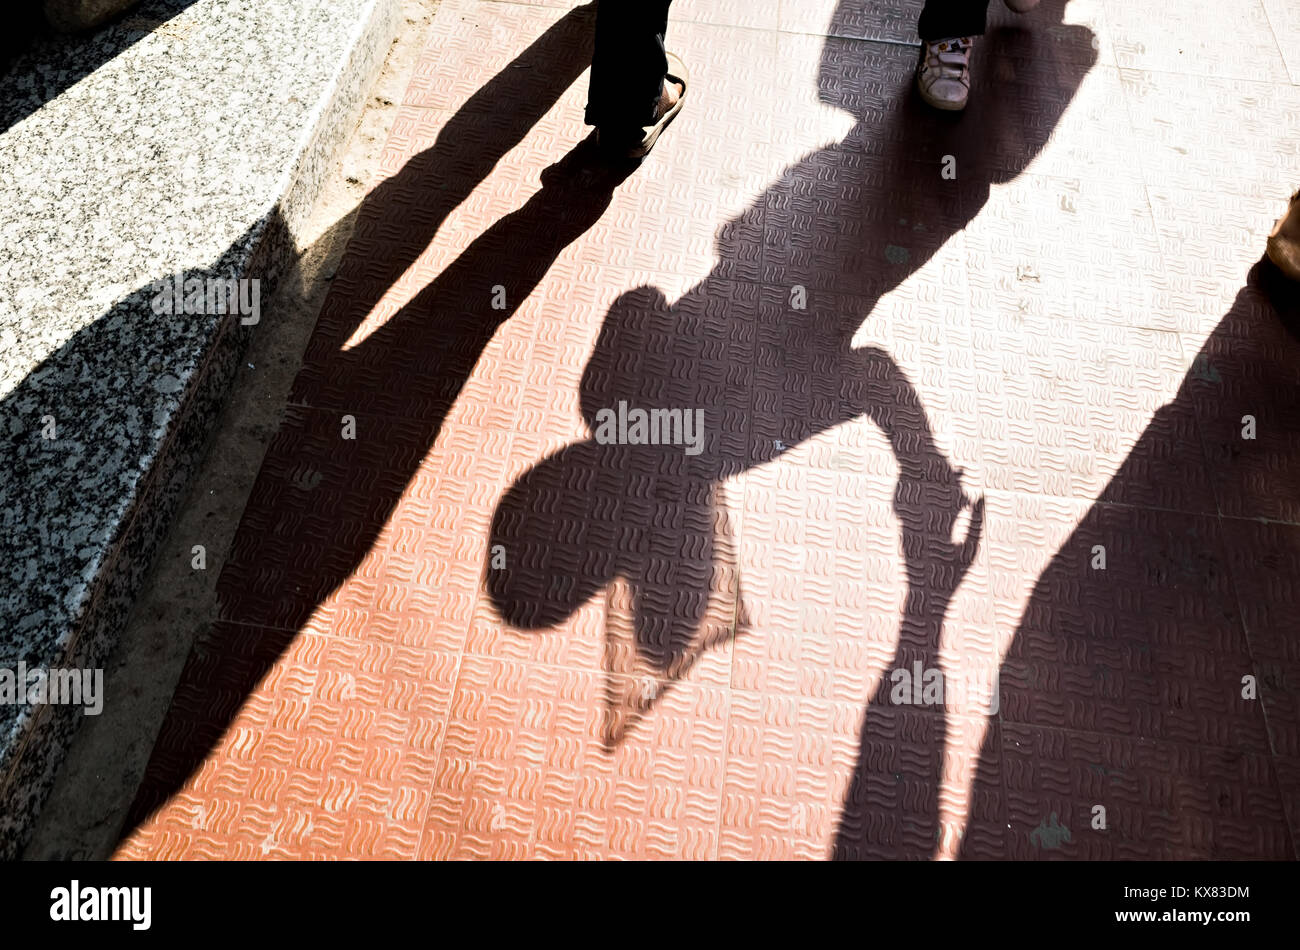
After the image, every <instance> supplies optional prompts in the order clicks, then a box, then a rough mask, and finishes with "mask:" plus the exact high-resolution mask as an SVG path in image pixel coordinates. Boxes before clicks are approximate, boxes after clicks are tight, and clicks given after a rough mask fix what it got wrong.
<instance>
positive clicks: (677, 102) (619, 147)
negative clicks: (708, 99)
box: [597, 53, 687, 159]
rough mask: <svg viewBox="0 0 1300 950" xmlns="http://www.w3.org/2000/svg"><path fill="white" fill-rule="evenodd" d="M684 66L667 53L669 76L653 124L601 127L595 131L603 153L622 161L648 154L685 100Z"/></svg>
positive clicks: (657, 105)
mask: <svg viewBox="0 0 1300 950" xmlns="http://www.w3.org/2000/svg"><path fill="white" fill-rule="evenodd" d="M686 83H687V79H686V67H685V66H684V65H683V64H682V61H681V60H680V59H678V58H677V57H676V56H674V55H673V54H671V53H669V54H668V75H667V76H666V77H665V78H664V83H663V92H661V93H660V95H659V101H658V102H657V103H655V111H654V121H653V122H652V123H651V124H650V125H646V126H628V127H626V128H611V127H608V126H606V127H601V128H599V129H598V130H597V133H598V136H599V141H600V147H601V149H602V151H605V152H607V153H608V154H611V155H617V156H619V157H623V158H629V159H640V158H645V156H646V155H648V154H650V150H651V149H652V148H654V146H655V142H657V141H658V140H659V135H660V133H661V132H663V130H664V129H666V128H667V127H668V125H669V123H671V122H672V121H673V119H675V118H677V113H679V112H680V111H681V109H682V105H683V104H684V103H685V99H686Z"/></svg>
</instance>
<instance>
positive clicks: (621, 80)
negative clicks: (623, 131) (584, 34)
mask: <svg viewBox="0 0 1300 950" xmlns="http://www.w3.org/2000/svg"><path fill="white" fill-rule="evenodd" d="M671 2H672V0H599V3H598V5H597V7H596V50H595V54H594V55H593V56H592V57H591V88H590V90H589V91H588V93H587V116H586V122H587V124H588V125H598V126H603V127H609V128H615V127H620V126H622V127H632V128H636V127H638V126H642V125H650V124H651V123H653V122H654V111H655V104H656V103H657V102H658V101H659V96H660V95H661V94H662V93H663V85H664V77H665V76H666V75H667V73H668V58H667V57H666V56H665V55H664V33H666V32H667V30H668V5H669V4H670V3H671Z"/></svg>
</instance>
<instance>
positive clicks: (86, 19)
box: [45, 0, 140, 30]
mask: <svg viewBox="0 0 1300 950" xmlns="http://www.w3.org/2000/svg"><path fill="white" fill-rule="evenodd" d="M139 2H140V0H45V16H46V19H48V20H49V21H50V24H51V25H52V26H53V27H54V28H55V29H59V30H86V29H89V28H90V27H92V26H98V25H99V24H101V23H103V22H104V21H105V20H107V19H109V18H110V17H115V16H117V15H118V14H119V13H121V12H123V11H124V10H129V9H130V8H131V7H133V6H135V5H136V4H137V3H139Z"/></svg>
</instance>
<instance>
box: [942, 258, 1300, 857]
mask: <svg viewBox="0 0 1300 950" xmlns="http://www.w3.org/2000/svg"><path fill="white" fill-rule="evenodd" d="M1245 414H1250V415H1251V416H1254V417H1257V419H1258V424H1259V433H1258V436H1257V437H1256V438H1254V439H1246V438H1243V435H1242V432H1243V415H1245ZM1298 437H1300V286H1298V285H1296V284H1294V283H1291V282H1289V281H1287V280H1286V279H1285V278H1283V277H1281V275H1280V274H1278V273H1277V271H1276V270H1275V269H1274V268H1273V267H1272V265H1271V264H1269V263H1268V262H1267V261H1261V262H1260V263H1258V264H1256V265H1255V266H1254V267H1253V268H1251V270H1250V272H1249V274H1248V276H1247V279H1246V283H1245V285H1244V286H1243V287H1242V288H1241V290H1240V291H1239V292H1238V294H1237V296H1236V298H1235V299H1234V301H1233V303H1232V306H1231V307H1230V308H1229V310H1228V311H1227V313H1225V314H1224V316H1223V318H1222V319H1221V320H1220V321H1219V323H1218V325H1217V326H1216V327H1215V328H1214V330H1213V332H1212V333H1210V335H1209V336H1208V337H1207V338H1206V340H1205V343H1204V345H1203V346H1202V347H1201V349H1200V351H1199V352H1198V354H1197V355H1196V357H1195V359H1194V360H1193V363H1192V366H1191V369H1190V370H1189V371H1188V373H1187V375H1186V377H1185V378H1184V379H1183V381H1182V384H1181V385H1180V387H1179V389H1178V392H1177V394H1176V395H1175V396H1174V398H1173V399H1172V400H1170V402H1168V403H1167V404H1166V405H1164V406H1163V407H1161V408H1160V409H1159V410H1158V411H1157V412H1156V413H1155V415H1154V416H1153V417H1152V418H1151V421H1150V423H1149V424H1148V425H1147V426H1146V428H1145V429H1144V430H1143V432H1142V435H1141V436H1140V437H1139V438H1138V440H1137V442H1136V443H1135V444H1134V446H1133V448H1132V449H1131V450H1130V451H1129V453H1128V455H1127V456H1126V457H1125V459H1124V462H1123V464H1122V465H1121V466H1120V467H1119V469H1118V470H1117V471H1116V473H1115V475H1114V476H1113V477H1112V478H1111V479H1110V481H1109V482H1108V483H1107V485H1106V487H1105V489H1104V490H1103V491H1102V492H1101V494H1100V495H1099V496H1098V497H1097V500H1096V501H1095V502H1094V503H1093V504H1092V505H1091V506H1090V507H1089V509H1088V510H1087V512H1086V513H1084V515H1083V516H1082V518H1081V519H1080V521H1079V523H1078V525H1077V526H1076V527H1075V528H1074V530H1073V531H1072V532H1071V533H1070V535H1069V537H1068V538H1067V539H1066V540H1065V541H1064V543H1062V545H1061V546H1060V548H1059V550H1058V551H1057V552H1056V553H1055V554H1054V555H1053V557H1052V560H1051V562H1050V563H1049V564H1048V565H1047V567H1046V568H1044V570H1043V571H1042V573H1041V574H1040V575H1039V577H1038V579H1037V581H1036V582H1035V585H1034V589H1033V591H1032V593H1031V595H1030V597H1029V600H1028V602H1027V603H1026V605H1025V608H1024V611H1023V613H1022V615H1021V618H1020V621H1019V623H1018V625H1017V628H1016V631H1015V634H1014V636H1013V638H1012V640H1011V642H1010V643H1009V645H1008V648H1007V651H1006V654H1005V656H1004V658H1003V661H1002V664H1001V668H1000V670H999V673H998V675H999V679H1000V685H999V691H1000V694H1001V698H1002V703H1001V710H1000V712H999V714H998V716H997V717H996V718H995V720H994V721H992V722H991V723H990V724H989V725H990V728H989V729H988V730H987V732H986V733H985V739H984V742H983V745H982V747H981V750H980V758H979V765H978V771H977V774H976V777H975V782H974V794H973V796H972V802H973V808H972V813H971V815H970V817H969V819H968V822H967V826H966V830H965V834H964V836H963V839H962V846H961V849H960V856H961V857H962V858H965V859H973V858H982V857H988V856H989V854H990V853H993V854H1005V855H1006V856H1008V857H1013V858H1021V859H1024V858H1042V857H1045V858H1053V857H1055V858H1087V859H1094V860H1095V859H1125V860H1131V859H1159V860H1207V859H1210V860H1213V859H1219V860H1242V859H1294V858H1295V846H1294V843H1293V841H1292V840H1291V838H1290V834H1289V832H1288V831H1287V815H1286V812H1287V811H1288V810H1290V811H1291V812H1292V819H1293V820H1294V809H1295V793H1296V788H1297V786H1296V785H1295V775H1294V774H1291V775H1289V776H1288V775H1287V774H1285V773H1280V772H1279V769H1278V767H1277V764H1276V763H1277V761H1278V760H1279V759H1281V758H1282V757H1283V756H1284V755H1285V752H1286V750H1287V748H1288V745H1287V739H1286V730H1287V729H1288V728H1289V725H1288V718H1287V715H1286V713H1285V712H1283V710H1284V709H1285V708H1286V705H1285V704H1287V703H1291V702H1293V701H1294V696H1295V695H1296V693H1297V692H1298V691H1300V683H1297V682H1296V681H1295V679H1294V671H1295V659H1296V657H1297V656H1300V653H1298V652H1297V645H1298V644H1300V624H1297V622H1296V620H1295V617H1294V616H1293V614H1292V610H1293V608H1292V607H1291V606H1290V604H1291V601H1290V600H1289V599H1288V598H1289V597H1290V594H1289V591H1290V590H1291V589H1292V588H1293V585H1294V580H1293V578H1294V573H1293V572H1294V569H1295V565H1296V564H1297V563H1298V562H1300V533H1298V532H1297V531H1296V530H1295V529H1294V527H1292V525H1293V524H1294V522H1295V520H1296V518H1297V516H1300V502H1298V501H1297V499H1300V467H1298V466H1297V465H1296V452H1297V448H1298V444H1297V438H1298ZM1220 514H1222V517H1221V516H1220ZM1099 550H1104V552H1105V554H1106V557H1107V561H1108V563H1105V564H1104V567H1101V568H1099V564H1101V563H1102V562H1099V561H1098V560H1097V557H1098V551H1099ZM1245 675H1253V676H1255V677H1256V678H1257V680H1258V682H1259V697H1260V698H1259V702H1255V701H1252V700H1248V699H1245V698H1244V697H1243V696H1242V695H1241V691H1242V677H1243V676H1245ZM1261 707H1262V708H1261ZM1279 713H1280V714H1281V715H1280V716H1279V718H1278V719H1276V720H1274V721H1272V722H1268V721H1267V719H1266V716H1269V715H1278V714H1279ZM1099 723H1104V724H1105V728H1104V730H1102V731H1104V732H1105V733H1106V736H1105V737H1104V738H1099V737H1097V736H1094V735H1091V734H1090V733H1092V732H1093V731H1095V730H1096V728H1097V725H1098V724H1099ZM1275 749H1276V751H1277V754H1276V756H1275V755H1274V750H1275ZM1288 781H1289V783H1290V784H1288ZM999 801H1001V802H1003V803H1004V806H1003V807H999V806H998V802H999ZM1097 806H1101V807H1102V808H1104V809H1106V812H1107V822H1106V824H1105V826H1104V827H1098V825H1097V817H1098V814H1097V812H1096V811H1095V809H1096V808H1097ZM1292 827H1294V825H1293V826H1292Z"/></svg>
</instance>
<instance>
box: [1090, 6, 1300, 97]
mask: <svg viewBox="0 0 1300 950" xmlns="http://www.w3.org/2000/svg"><path fill="white" fill-rule="evenodd" d="M1103 2H1104V3H1105V8H1106V22H1107V24H1108V25H1109V26H1110V29H1111V31H1112V34H1113V36H1114V42H1115V57H1116V60H1117V62H1118V64H1119V66H1120V67H1122V68H1125V69H1145V70H1154V71H1157V72H1162V73H1176V74H1185V75H1190V76H1216V77H1222V78H1224V79H1252V80H1258V81H1260V82H1288V81H1289V80H1288V77H1287V72H1286V66H1285V65H1284V64H1283V62H1282V55H1281V52H1280V51H1279V49H1278V44H1277V41H1276V39H1275V38H1274V33H1273V30H1272V28H1271V26H1270V23H1269V17H1268V15H1267V14H1266V13H1265V7H1264V3H1263V2H1262V0H1242V2H1240V3H1234V4H1232V5H1231V6H1225V5H1223V4H1220V3H1214V2H1212V0H1187V2H1184V3H1180V4H1179V5H1178V6H1177V7H1176V8H1174V9H1171V10H1169V11H1168V16H1165V17H1162V19H1161V22H1160V26H1159V28H1158V29H1152V24H1151V23H1149V22H1144V18H1143V16H1142V10H1141V8H1139V7H1135V6H1133V5H1132V4H1127V3H1123V2H1122V0H1103Z"/></svg>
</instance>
